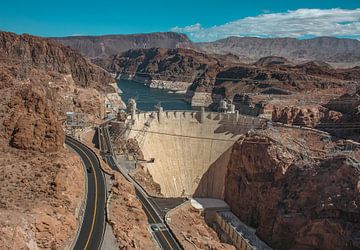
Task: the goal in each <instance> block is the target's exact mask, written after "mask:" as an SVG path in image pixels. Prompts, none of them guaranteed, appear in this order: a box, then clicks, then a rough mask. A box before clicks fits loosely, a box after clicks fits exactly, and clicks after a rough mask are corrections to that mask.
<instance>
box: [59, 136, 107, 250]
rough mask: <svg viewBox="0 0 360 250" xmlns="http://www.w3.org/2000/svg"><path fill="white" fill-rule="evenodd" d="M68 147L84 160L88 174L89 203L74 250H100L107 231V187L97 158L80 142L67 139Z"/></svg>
mask: <svg viewBox="0 0 360 250" xmlns="http://www.w3.org/2000/svg"><path fill="white" fill-rule="evenodd" d="M65 143H66V145H68V146H69V147H71V148H72V149H73V150H74V151H75V152H76V153H77V154H78V155H79V156H80V157H81V159H82V161H83V163H84V165H85V167H86V170H87V171H86V174H87V180H88V183H87V187H88V191H87V201H86V207H85V212H84V216H83V218H84V219H83V223H82V225H81V228H80V232H79V235H78V238H77V241H76V243H75V246H74V249H75V250H78V249H79V250H80V249H100V247H101V244H102V240H103V235H104V230H105V204H106V186H105V179H104V175H103V173H102V171H101V168H100V165H99V160H98V158H97V156H96V155H95V154H94V153H93V152H92V151H91V150H90V149H88V148H87V147H86V146H85V145H83V144H82V143H80V142H79V141H77V140H75V139H73V138H71V137H66V140H65Z"/></svg>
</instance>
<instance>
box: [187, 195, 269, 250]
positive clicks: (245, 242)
mask: <svg viewBox="0 0 360 250" xmlns="http://www.w3.org/2000/svg"><path fill="white" fill-rule="evenodd" d="M190 204H191V205H192V206H193V207H194V208H196V209H197V210H200V211H201V212H202V214H203V216H204V219H205V221H206V223H207V224H209V225H214V223H215V224H216V225H217V226H218V227H219V228H220V229H221V230H217V231H218V233H221V234H222V235H223V234H225V235H226V238H227V239H230V240H231V241H232V243H233V244H234V246H235V247H236V249H239V250H270V249H271V248H270V247H269V246H268V245H266V243H264V242H263V241H261V240H260V239H259V238H258V237H257V236H256V234H255V229H253V228H251V227H249V226H247V225H246V224H244V223H243V222H241V221H240V220H239V219H238V218H237V217H236V216H235V215H234V214H233V213H232V212H231V211H230V207H229V205H228V204H227V203H226V202H225V201H223V200H220V199H209V198H193V199H191V200H190ZM220 231H221V232H220Z"/></svg>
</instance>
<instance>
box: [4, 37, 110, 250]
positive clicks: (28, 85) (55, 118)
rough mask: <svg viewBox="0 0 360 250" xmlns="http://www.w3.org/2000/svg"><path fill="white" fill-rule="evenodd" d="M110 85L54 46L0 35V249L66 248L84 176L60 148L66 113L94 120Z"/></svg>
mask: <svg viewBox="0 0 360 250" xmlns="http://www.w3.org/2000/svg"><path fill="white" fill-rule="evenodd" d="M113 81H114V80H113V79H112V77H111V76H110V74H108V73H107V72H106V71H104V70H103V69H101V68H99V67H98V66H95V65H93V64H91V63H90V62H88V61H87V60H86V59H84V58H83V57H82V56H81V55H80V54H79V53H77V52H75V51H74V50H72V49H69V48H66V47H64V46H62V45H60V44H57V43H56V42H53V41H49V40H46V39H42V38H38V37H34V36H30V35H21V36H18V35H15V34H13V33H7V32H0V93H1V99H0V152H1V153H0V176H1V177H0V179H1V181H0V192H1V201H0V235H1V237H0V248H1V249H27V248H30V249H38V248H41V249H53V248H57V249H59V248H66V247H69V246H70V244H71V241H72V240H73V239H74V237H75V232H76V230H77V228H78V226H79V223H80V221H78V219H79V212H80V206H81V204H82V202H83V199H84V185H85V183H84V182H85V173H84V169H83V166H82V163H81V161H80V159H79V158H78V157H77V156H76V155H75V154H74V153H72V152H70V151H69V150H68V149H66V148H65V147H64V138H65V135H64V130H63V126H62V125H63V122H64V116H65V112H66V111H81V112H84V113H85V115H86V118H87V119H88V121H89V122H96V121H99V119H100V118H102V116H103V113H104V111H103V110H102V109H103V108H104V105H105V104H104V101H103V100H104V97H105V94H107V93H109V92H114V91H115V89H114V88H113V87H112V86H109V83H110V82H113ZM93 97H94V98H93Z"/></svg>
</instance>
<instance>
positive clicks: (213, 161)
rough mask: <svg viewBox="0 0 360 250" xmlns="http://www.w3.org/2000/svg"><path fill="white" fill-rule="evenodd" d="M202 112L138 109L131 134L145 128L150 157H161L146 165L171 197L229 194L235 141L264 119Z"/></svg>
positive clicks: (145, 145)
mask: <svg viewBox="0 0 360 250" xmlns="http://www.w3.org/2000/svg"><path fill="white" fill-rule="evenodd" d="M152 114H153V115H152ZM200 118H201V117H200V112H191V111H171V112H170V111H169V112H160V113H141V114H137V115H135V119H134V124H133V125H132V127H131V130H130V133H129V135H128V137H129V138H133V137H140V134H141V133H142V134H143V135H142V137H143V139H142V142H140V148H141V150H142V152H143V154H144V157H145V159H150V158H155V161H154V163H149V164H146V168H147V169H148V171H149V172H150V174H151V175H152V177H153V180H154V181H155V182H156V183H158V184H159V185H160V187H161V193H162V194H163V195H164V196H165V197H180V196H195V197H212V198H223V196H224V189H225V176H226V172H227V165H228V162H229V159H230V155H231V149H232V145H233V144H234V143H235V142H236V141H237V139H238V138H239V136H240V134H244V133H246V132H248V131H249V130H250V129H252V128H257V127H259V126H260V125H261V120H260V119H258V118H255V117H249V116H242V115H235V114H222V113H207V112H205V113H203V118H202V119H200ZM200 120H201V122H200ZM145 124H147V125H145ZM145 126H146V127H147V128H146V129H144V127H145Z"/></svg>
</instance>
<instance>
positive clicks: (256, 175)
mask: <svg viewBox="0 0 360 250" xmlns="http://www.w3.org/2000/svg"><path fill="white" fill-rule="evenodd" d="M302 138H306V140H305V139H302ZM343 143H344V142H343V141H331V140H329V139H326V136H325V137H324V136H323V135H321V134H318V133H315V132H311V131H304V130H299V129H291V128H282V127H275V128H273V129H268V130H267V131H266V130H265V131H262V132H257V133H252V134H247V135H246V136H244V137H243V138H241V139H240V140H239V141H238V142H237V143H236V144H235V145H234V147H233V151H232V156H231V161H230V163H229V166H228V173H227V181H226V191H225V193H226V194H225V200H226V202H227V203H228V204H229V205H230V207H231V209H232V211H233V212H234V213H235V214H236V215H237V216H238V217H239V218H240V219H241V220H242V221H243V222H245V223H247V224H248V225H250V226H252V227H253V228H255V229H256V233H257V235H258V236H259V237H260V238H262V239H263V240H265V241H266V242H267V243H268V244H269V245H270V246H272V247H273V248H275V249H358V248H359V247H360V242H359V232H360V230H359V229H360V228H359V219H360V209H359V206H358V204H359V202H360V200H359V197H360V196H359V192H360V187H359V184H360V182H359V180H360V170H359V165H358V161H359V147H358V145H357V144H355V145H357V146H354V147H353V151H352V152H351V153H349V152H341V150H340V151H337V150H335V149H336V148H337V147H338V146H339V145H340V144H343ZM334 150H335V151H334ZM336 151H337V152H338V153H336V154H334V152H336ZM259 155H262V157H258V156H259Z"/></svg>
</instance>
